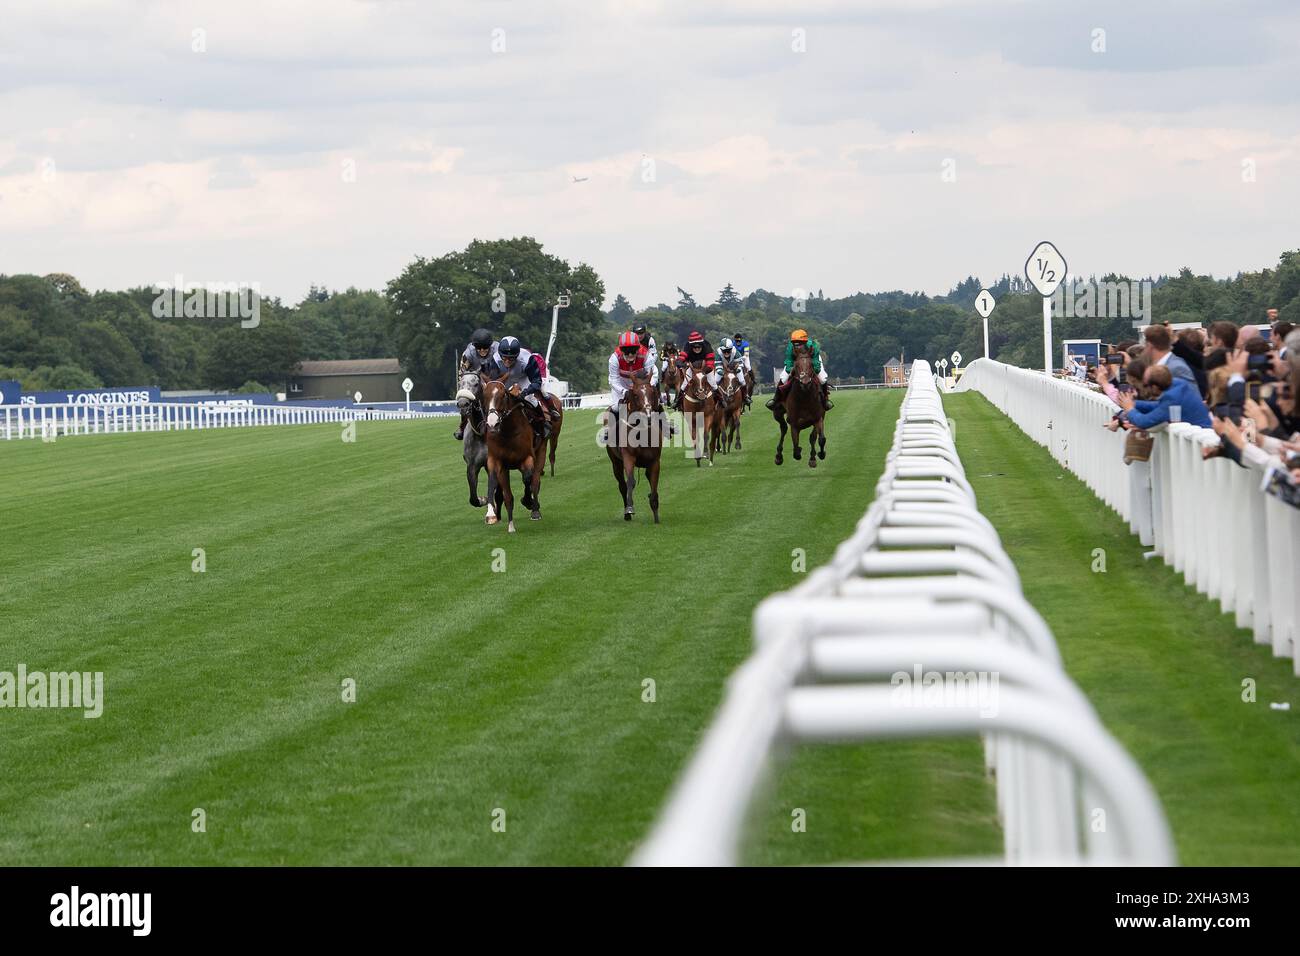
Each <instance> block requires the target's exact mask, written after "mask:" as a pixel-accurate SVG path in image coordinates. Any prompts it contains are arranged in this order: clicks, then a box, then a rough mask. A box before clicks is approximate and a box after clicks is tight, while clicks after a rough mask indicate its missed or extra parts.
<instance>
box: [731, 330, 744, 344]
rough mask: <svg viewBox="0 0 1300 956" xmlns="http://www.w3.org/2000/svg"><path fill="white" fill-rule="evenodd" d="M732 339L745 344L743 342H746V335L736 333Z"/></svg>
mask: <svg viewBox="0 0 1300 956" xmlns="http://www.w3.org/2000/svg"><path fill="white" fill-rule="evenodd" d="M731 337H732V338H733V339H735V340H736V341H737V342H743V341H744V340H745V333H744V332H736V333H735V334H734V335H732V336H731Z"/></svg>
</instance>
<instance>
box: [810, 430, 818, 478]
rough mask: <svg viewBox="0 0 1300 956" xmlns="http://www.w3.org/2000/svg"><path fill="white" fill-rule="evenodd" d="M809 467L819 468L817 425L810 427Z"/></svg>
mask: <svg viewBox="0 0 1300 956" xmlns="http://www.w3.org/2000/svg"><path fill="white" fill-rule="evenodd" d="M808 467H809V468H816V467H817V423H816V422H813V423H812V424H811V425H809V426H808Z"/></svg>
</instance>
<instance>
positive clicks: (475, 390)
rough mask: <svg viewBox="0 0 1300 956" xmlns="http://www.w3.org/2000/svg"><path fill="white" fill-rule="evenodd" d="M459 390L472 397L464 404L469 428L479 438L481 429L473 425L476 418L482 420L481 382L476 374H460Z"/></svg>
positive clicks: (480, 421)
mask: <svg viewBox="0 0 1300 956" xmlns="http://www.w3.org/2000/svg"><path fill="white" fill-rule="evenodd" d="M460 390H461V391H462V392H470V393H472V394H473V396H474V397H473V398H471V399H466V400H465V404H466V406H467V407H468V408H469V420H468V422H467V424H468V425H469V430H470V431H472V432H473V433H474V434H475V435H477V436H478V437H479V438H482V437H483V429H482V428H481V427H475V425H474V422H475V420H476V419H477V420H478V422H479V423H480V424H481V423H482V422H483V417H484V416H483V383H482V382H480V381H479V380H478V376H477V375H462V376H461V378H460Z"/></svg>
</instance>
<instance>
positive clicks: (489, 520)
mask: <svg viewBox="0 0 1300 956" xmlns="http://www.w3.org/2000/svg"><path fill="white" fill-rule="evenodd" d="M500 522H501V519H500V518H498V517H496V516H494V515H488V516H487V523H488V524H499V523H500Z"/></svg>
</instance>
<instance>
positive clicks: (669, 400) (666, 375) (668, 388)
mask: <svg viewBox="0 0 1300 956" xmlns="http://www.w3.org/2000/svg"><path fill="white" fill-rule="evenodd" d="M663 358H664V359H666V360H667V361H666V362H665V364H664V370H663V374H662V375H660V377H659V391H660V392H661V393H662V394H663V399H662V401H663V403H664V404H665V405H675V404H676V403H677V390H678V389H679V388H681V384H682V375H681V370H680V369H678V368H677V345H676V343H674V342H669V343H668V345H667V347H666V348H665V349H664V352H663Z"/></svg>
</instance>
